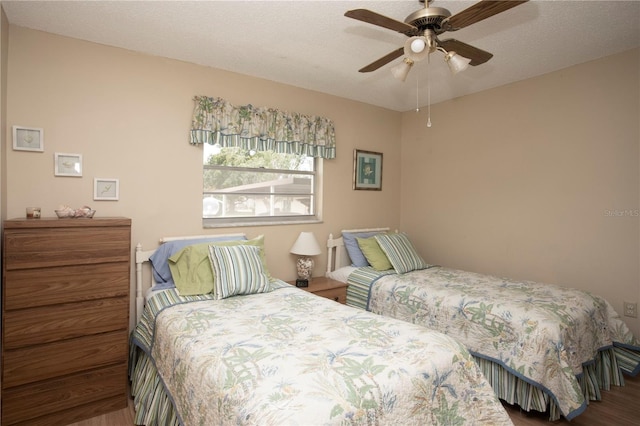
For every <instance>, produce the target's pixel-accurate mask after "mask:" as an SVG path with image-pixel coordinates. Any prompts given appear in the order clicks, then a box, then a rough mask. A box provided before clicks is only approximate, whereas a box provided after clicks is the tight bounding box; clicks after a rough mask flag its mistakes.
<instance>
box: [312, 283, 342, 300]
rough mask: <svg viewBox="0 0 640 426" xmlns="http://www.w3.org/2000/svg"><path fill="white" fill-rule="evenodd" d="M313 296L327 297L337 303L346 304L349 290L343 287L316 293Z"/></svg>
mask: <svg viewBox="0 0 640 426" xmlns="http://www.w3.org/2000/svg"><path fill="white" fill-rule="evenodd" d="M313 294H315V295H317V296H320V297H326V298H327V299H331V300H335V301H336V302H339V303H342V304H345V303H347V288H346V287H341V288H334V289H330V290H320V291H314V292H313Z"/></svg>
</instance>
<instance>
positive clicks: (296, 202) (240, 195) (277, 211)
mask: <svg viewBox="0 0 640 426" xmlns="http://www.w3.org/2000/svg"><path fill="white" fill-rule="evenodd" d="M203 146H204V154H203V160H204V161H203V172H202V176H203V191H202V218H203V223H204V224H205V226H206V225H210V226H216V225H229V224H247V223H251V224H261V223H269V222H278V223H280V222H294V221H301V220H303V221H304V220H307V221H308V220H317V209H316V161H319V160H314V159H313V158H311V157H307V156H304V155H296V154H284V153H277V152H273V151H249V150H245V149H242V148H237V147H230V148H220V146H218V145H209V144H204V145H203Z"/></svg>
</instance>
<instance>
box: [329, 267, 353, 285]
mask: <svg viewBox="0 0 640 426" xmlns="http://www.w3.org/2000/svg"><path fill="white" fill-rule="evenodd" d="M356 269H358V268H357V267H355V266H343V267H342V268H339V269H336V270H335V271H331V272H327V278H330V279H332V280H336V281H340V282H341V283H346V282H347V279H348V278H349V275H351V273H352V272H353V271H355V270H356Z"/></svg>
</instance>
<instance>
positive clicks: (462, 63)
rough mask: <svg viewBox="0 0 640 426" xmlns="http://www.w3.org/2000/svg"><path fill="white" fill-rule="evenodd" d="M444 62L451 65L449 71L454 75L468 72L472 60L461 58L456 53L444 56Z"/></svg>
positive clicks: (452, 52)
mask: <svg viewBox="0 0 640 426" xmlns="http://www.w3.org/2000/svg"><path fill="white" fill-rule="evenodd" d="M444 60H445V61H447V65H449V69H450V70H451V72H452V73H453V74H458V73H459V72H460V71H464V70H466V69H467V68H468V67H469V62H471V59H468V58H465V57H464V56H460V55H458V54H457V53H456V52H454V51H451V52H448V53H447V54H446V55H444Z"/></svg>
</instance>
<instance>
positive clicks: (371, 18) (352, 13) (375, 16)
mask: <svg viewBox="0 0 640 426" xmlns="http://www.w3.org/2000/svg"><path fill="white" fill-rule="evenodd" d="M344 16H346V17H348V18H353V19H357V20H359V21H363V22H367V23H369V24H373V25H377V26H379V27H384V28H387V29H390V30H393V31H397V32H399V33H403V34H405V33H413V32H414V31H417V30H418V29H417V28H416V27H414V26H413V25H409V24H405V23H404V22H401V21H396V20H395V19H393V18H388V17H386V16H384V15H380V14H379V13H376V12H372V11H370V10H367V9H353V10H349V11H347V12H345V14H344Z"/></svg>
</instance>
